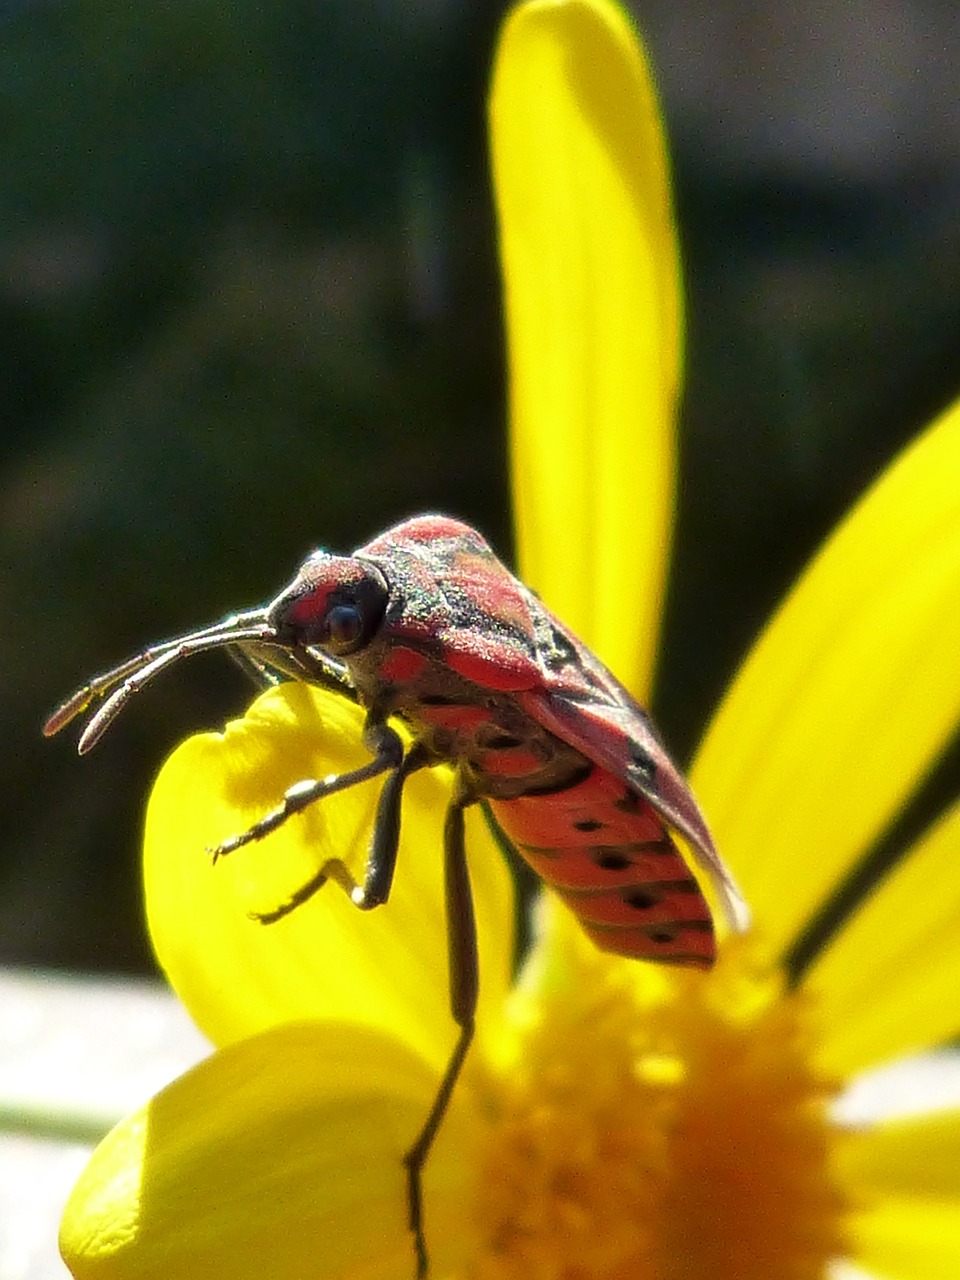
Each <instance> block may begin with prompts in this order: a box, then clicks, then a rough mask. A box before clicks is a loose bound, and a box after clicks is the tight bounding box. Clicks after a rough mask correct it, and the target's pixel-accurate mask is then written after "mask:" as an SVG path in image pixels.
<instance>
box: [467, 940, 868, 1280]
mask: <svg viewBox="0 0 960 1280" xmlns="http://www.w3.org/2000/svg"><path fill="white" fill-rule="evenodd" d="M746 957H747V948H746V946H745V945H744V944H743V943H737V944H733V945H731V946H728V947H727V949H726V951H725V954H724V956H723V958H722V959H721V962H720V964H719V965H718V967H717V969H716V970H715V971H714V972H713V973H712V974H710V975H708V976H704V975H702V974H694V973H681V974H669V975H667V976H666V977H663V976H661V973H660V972H658V973H657V975H656V976H655V977H652V976H651V975H650V971H649V970H645V969H644V967H643V966H639V965H634V964H631V963H630V962H621V961H610V960H609V959H607V958H605V957H599V958H598V959H597V960H596V961H595V962H593V963H594V965H595V968H596V971H597V972H596V973H595V974H592V975H591V976H590V979H589V981H586V982H581V983H580V984H579V985H578V986H574V987H573V989H572V993H571V990H569V989H567V990H562V991H561V989H560V987H556V986H555V987H553V988H552V990H547V992H546V993H545V992H544V990H543V984H541V988H540V989H539V993H538V997H537V1001H538V1003H537V1005H536V1013H535V1014H534V1013H533V1010H534V1008H535V1005H534V1002H533V1001H531V1002H530V1003H529V1005H528V1006H527V1007H526V1008H525V1009H524V1010H523V1011H522V1012H521V1015H520V1016H521V1019H523V1020H524V1022H525V1027H524V1029H523V1030H522V1031H521V1032H520V1035H519V1039H520V1040H522V1052H517V1053H516V1054H515V1056H514V1058H513V1066H512V1068H510V1069H507V1070H505V1071H503V1072H498V1075H497V1079H496V1081H495V1083H494V1085H493V1086H492V1089H493V1092H492V1094H491V1099H492V1107H493V1114H495V1116H496V1119H495V1122H494V1124H493V1126H492V1129H491V1132H490V1136H489V1141H488V1146H487V1150H486V1157H485V1161H484V1164H483V1173H482V1178H481V1186H480V1194H479V1205H478V1216H479V1223H480V1231H481V1236H482V1239H483V1240H484V1242H485V1243H484V1246H483V1248H482V1250H481V1260H480V1264H479V1266H478V1269H477V1276H478V1280H504V1278H510V1280H512V1278H513V1277H516V1280H566V1278H569V1280H648V1278H649V1280H754V1278H756V1280H770V1278H771V1277H774V1276H775V1277H777V1280H821V1278H822V1276H823V1275H824V1271H825V1266H826V1263H827V1262H828V1261H829V1259H831V1258H834V1257H837V1256H838V1255H842V1254H843V1253H844V1252H845V1249H844V1232H843V1220H844V1211H845V1209H846V1208H847V1206H846V1204H845V1201H844V1198H843V1196H842V1195H841V1193H840V1191H839V1189H838V1187H837V1185H836V1184H835V1182H834V1180H833V1178H832V1176H831V1173H830V1168H831V1154H832V1150H833V1147H834V1145H835V1143H836V1141H837V1137H838V1134H837V1131H836V1129H835V1128H834V1127H833V1126H832V1125H831V1123H830V1122H829V1119H828V1116H827V1106H828V1103H829V1101H830V1099H831V1097H832V1096H833V1090H832V1089H831V1088H830V1087H829V1086H828V1085H827V1083H826V1082H825V1081H823V1080H822V1079H819V1078H818V1077H817V1076H816V1074H815V1073H814V1071H813V1070H812V1068H811V1066H810V1065H809V1061H808V1046H809V1035H808V1031H807V1017H806V1007H805V1005H804V1003H803V1001H802V1000H801V999H800V998H797V997H795V996H789V995H784V994H783V993H782V992H781V991H780V990H779V988H778V984H777V982H776V980H775V979H773V978H772V977H770V976H769V971H768V976H767V977H766V978H762V977H761V976H760V975H759V974H758V973H757V971H755V970H753V971H752V970H751V969H750V967H749V965H748V963H746ZM588 991H589V994H588Z"/></svg>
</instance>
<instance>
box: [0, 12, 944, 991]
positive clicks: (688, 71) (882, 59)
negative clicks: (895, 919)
mask: <svg viewBox="0 0 960 1280" xmlns="http://www.w3.org/2000/svg"><path fill="white" fill-rule="evenodd" d="M502 8H503V6H502V5H500V4H496V3H492V0H409V2H407V0H313V2H312V3H306V2H304V0H286V2H281V0H275V3H273V4H270V5H265V4H257V3H253V2H252V0H233V3H230V4H226V3H218V2H216V0H190V3H186V2H185V0H162V2H161V0H141V3H139V4H136V5H130V4H116V3H113V2H112V0H64V2H63V3H41V2H35V3H29V2H26V3H12V2H7V3H0V113H2V114H0V405H2V418H3V430H2V435H0V449H2V466H0V520H2V528H3V546H4V551H5V554H4V555H3V558H2V562H0V604H2V611H3V618H4V625H3V629H2V637H0V644H2V649H0V656H2V665H3V682H2V694H0V697H2V705H3V738H2V742H3V761H2V765H3V779H4V784H3V788H2V814H0V959H2V960H7V961H29V962H35V963H42V964H56V965H71V966H78V967H85V968H89V967H105V968H115V969H128V970H129V969H137V968H143V967H146V966H148V965H149V964H150V960H149V955H148V948H147V946H146V944H145V942H144V940H143V930H142V925H141V908H140V903H139V873H138V844H139V827H140V822H141V815H142V810H143V804H144V799H145V796H146V793H147V789H148V786H149V781H150V778H151V776H152V774H153V773H154V771H155V769H156V768H157V766H158V765H159V762H160V761H161V759H162V758H163V756H164V755H165V754H166V752H167V751H168V750H169V749H170V747H171V746H172V745H173V744H174V743H175V742H176V741H177V740H178V739H179V738H181V737H182V736H184V735H185V734H186V733H187V732H189V731H190V730H192V729H195V728H203V727H215V726H217V725H219V724H220V723H221V722H222V720H223V718H224V717H225V716H227V715H229V714H231V713H233V712H235V711H237V710H239V708H240V707H241V706H242V704H243V702H244V700H245V699H246V698H247V696H248V690H247V688H245V686H244V684H243V681H242V679H241V678H240V676H239V675H238V673H237V672H235V671H234V670H233V669H232V667H231V666H230V664H229V663H227V662H226V661H225V660H224V659H223V658H222V657H219V658H218V656H216V655H214V656H211V657H209V658H198V659H197V660H196V661H195V662H192V663H188V664H184V665H183V667H182V668H180V669H179V670H178V671H177V672H176V673H174V674H171V675H170V676H168V677H167V678H166V679H164V680H163V682H162V683H161V684H158V685H157V686H156V687H155V688H154V689H152V690H151V691H150V692H149V693H145V694H144V695H143V696H142V697H140V698H138V700H137V703H136V706H135V707H134V708H133V709H132V710H131V711H130V712H129V713H128V714H126V715H125V716H124V717H123V718H122V719H121V720H120V721H119V722H118V723H117V725H116V726H115V728H114V729H113V730H112V731H111V733H110V734H109V735H108V737H107V738H106V739H105V740H104V742H103V744H102V746H100V747H99V748H98V750H97V751H96V752H95V753H93V755H92V756H89V757H87V758H85V759H84V760H82V761H78V760H77V758H76V755H75V753H74V742H75V735H72V734H70V733H65V734H64V735H62V738H60V739H56V740H54V741H53V742H44V741H43V740H42V739H41V738H40V736H39V726H40V724H41V722H42V720H43V718H44V715H45V713H46V712H47V711H49V710H50V709H51V708H52V706H53V705H54V704H55V703H56V702H57V701H58V700H59V698H60V697H61V696H62V695H64V694H65V693H67V692H69V691H70V689H72V688H73V687H74V686H75V685H77V684H78V683H79V682H80V681H81V680H82V679H83V678H84V677H86V676H88V675H90V674H91V673H93V672H95V671H97V670H99V669H102V668H103V667H104V666H107V665H110V664H112V663H113V662H114V661H116V660H119V659H120V658H121V657H124V656H126V654H127V653H128V652H130V651H132V650H134V649H137V648H139V647H141V646H142V645H143V644H144V643H145V642H147V641H149V640H151V639H159V638H162V637H165V636H167V635H170V634H173V633H176V632H177V631H178V630H183V629H186V628H191V627H193V626H196V625H198V624H201V623H206V622H208V621H211V620H213V619H214V618H216V617H218V616H219V615H221V614H223V613H225V612H227V611H229V610H231V609H233V608H236V607H240V606H248V605H252V604H256V603H258V602H260V601H262V600H264V599H266V598H267V597H269V596H270V595H272V594H273V593H274V592H275V591H276V589H277V588H278V587H279V586H280V585H282V584H283V583H284V582H285V581H286V580H287V579H288V578H289V576H290V575H291V573H292V571H293V570H294V568H295V567H296V565H297V563H298V562H299V560H300V559H301V558H302V556H303V555H304V553H305V552H307V551H308V550H310V549H311V548H312V547H313V546H315V545H318V544H322V545H325V546H327V547H329V548H332V549H336V550H347V549H350V548H352V547H353V546H355V545H357V544H358V543H360V542H362V541H365V540H366V539H367V538H368V537H369V536H371V535H372V534H374V533H376V532H378V531H379V530H380V529H382V528H383V527H385V526H386V525H388V524H389V523H391V522H392V521H394V520H396V519H398V518H400V517H402V516H405V515H409V514H412V513H414V512H416V511H419V510H423V509H427V508H438V509H442V510H445V511H449V512H450V513H453V514H457V515H460V516H463V517H465V518H466V519H468V520H470V521H472V522H474V523H476V524H478V525H479V526H480V527H481V528H482V529H483V530H484V531H485V532H486V533H487V534H488V535H489V536H490V537H491V539H492V540H493V541H494V543H495V545H496V546H497V547H498V549H499V550H500V551H501V552H502V553H503V554H504V555H507V556H509V554H510V552H511V544H510V519H509V510H508V504H507V490H506V472H505V450H504V429H503V394H504V393H503V370H502V358H501V333H500V321H499V297H498V281H497V275H496V262H495V243H494V230H493V223H492V211H491V207H490V201H489V195H488V190H487V171H486V159H485V139H484V114H483V112H484V102H483V99H484V90H485V81H486V76H487V70H488V67H489V61H490V53H491V49H492V46H493V40H494V35H495V31H496V27H497V23H498V21H499V18H500V15H501V12H502ZM637 12H638V16H639V18H640V20H641V22H642V23H643V25H644V26H645V27H646V29H647V32H648V35H649V39H650V43H651V47H652V49H653V54H654V58H655V61H656V64H657V66H658V68H659V71H660V75H661V79H662V82H663V88H664V94H665V100H666V110H667V116H668V122H669V125H670V128H671V131H672V136H673V144H674V152H675V167H676V173H677V183H678V204H679V211H680V217H681V222H682V230H683V240H684V249H685V255H686V262H687V271H688V295H689V342H690V345H689V367H688V392H687V400H686V407H685V414H684V435H683V480H682V491H681V510H680V526H679V533H678V545H677V563H676V575H675V577H674V580H673V587H672V594H671V598H670V602H669V615H668V625H667V636H666V646H665V650H664V658H663V664H662V672H661V689H660V695H659V702H658V707H657V712H658V718H659V719H660V721H661V724H662V726H663V728H664V731H665V734H666V737H667V739H668V741H670V742H671V744H672V745H673V746H674V747H675V748H676V750H677V753H678V755H680V757H681V758H683V757H684V756H685V755H687V754H688V753H689V751H690V750H691V749H692V746H693V744H694V743H695V741H696V734H697V728H698V726H699V725H700V724H702V722H703V719H704V717H705V716H706V715H707V713H708V712H709V709H710V707H711V705H712V704H713V702H714V700H715V699H716V697H717V696H718V694H719V692H720V690H721V689H722V687H723V684H724V681H725V680H726V678H727V677H728V675H729V674H730V672H731V671H732V669H733V667H734V665H735V663H736V661H737V660H738V658H739V656H740V655H741V654H742V652H743V650H744V649H745V647H746V645H747V644H748V643H749V640H750V638H751V636H752V635H753V633H754V632H755V630H756V628H757V626H758V625H759V624H760V622H761V621H762V619H763V618H764V616H765V615H766V614H767V612H768V611H769V609H770V608H771V607H772V605H773V604H774V603H775V602H776V600H777V598H778V597H779V595H780V594H781V593H782V591H783V590H784V589H785V587H786V586H787V585H788V583H789V582H790V580H791V578H792V577H793V575H794V574H795V572H796V571H797V569H798V568H799V567H800V566H801V564H802V563H803V561H804V559H805V558H806V557H807V555H808V554H809V553H810V551H811V550H812V549H813V548H814V547H815V546H816V544H817V542H818V541H819V539H820V538H821V537H822V536H823V534H824V533H825V532H826V531H827V529H828V528H829V527H830V525H831V524H832V522H833V521H834V519H835V518H836V517H837V516H838V515H839V514H840V512H841V511H842V510H843V509H844V508H845V507H846V506H847V505H848V503H849V501H850V500H851V499H852V498H853V497H854V496H855V495H856V494H857V493H858V492H859V491H860V490H861V488H862V487H863V485H864V484H865V483H866V482H867V481H868V480H869V479H870V478H871V477H873V476H874V475H875V474H876V472H877V471H878V469H879V468H881V467H882V465H883V464H884V463H885V462H886V461H887V460H888V459H889V458H890V457H891V456H892V454H893V453H894V452H895V450H896V449H897V448H898V447H899V445H900V444H901V443H902V442H903V441H905V440H906V439H908V438H909V437H910V436H911V435H912V434H913V433H914V432H915V431H916V430H917V429H918V428H919V427H920V426H921V425H922V424H923V423H924V422H925V421H926V420H927V419H928V418H929V417H930V416H931V415H932V414H933V413H934V412H935V411H936V410H937V409H938V408H940V407H941V406H943V405H944V404H945V403H946V401H947V400H948V399H949V398H950V397H951V396H952V394H953V393H954V392H956V391H958V390H960V324H958V320H960V288H958V286H960V226H958V218H957V206H958V202H960V105H958V101H957V90H956V84H957V81H958V76H957V71H958V65H960V17H958V14H960V10H957V8H956V7H955V6H953V5H950V4H942V3H934V2H933V0H928V3H925V4H923V3H918V2H917V0H913V2H910V3H907V2H904V3H897V2H896V0H888V3H886V4H884V5H882V6H875V5H867V4H864V5H860V6H856V5H855V6H850V5H840V4H837V5H835V6H833V7H827V8H823V9H821V11H819V12H817V13H815V14H809V13H807V14H805V15H798V14H797V13H795V12H794V8H793V6H792V5H788V4H787V3H786V0H782V2H781V3H780V4H772V5H762V6H756V5H750V4H746V3H741V4H729V3H726V4H725V3H720V4H718V5H716V6H714V7H711V8H710V9H709V12H708V13H706V14H705V13H704V12H702V11H701V7H700V6H695V5H693V4H692V3H668V2H667V0H655V2H652V3H650V4H647V5H639V6H638V9H637Z"/></svg>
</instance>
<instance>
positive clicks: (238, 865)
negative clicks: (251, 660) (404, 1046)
mask: <svg viewBox="0 0 960 1280" xmlns="http://www.w3.org/2000/svg"><path fill="white" fill-rule="evenodd" d="M361 723H362V713H361V712H360V711H359V709H358V708H356V707H355V706H353V704H352V703H349V702H348V701H346V700H345V699H343V698H340V697H337V696H334V695H333V694H329V693H325V692H323V691H320V690H317V689H315V688H311V687H309V686H307V685H301V684H285V685H282V686H280V687H279V688H278V689H275V690H271V691H270V692H269V693H267V694H264V695H263V696H262V697H261V698H259V699H258V700H257V701H256V702H255V703H254V704H253V706H252V707H251V708H250V710H249V711H248V713H247V715H246V716H245V717H244V719H243V720H239V721H235V722H234V723H232V724H230V725H229V726H228V727H227V730H226V733H225V734H202V735H199V736H197V737H195V738H191V739H189V740H188V741H187V742H185V743H183V744H182V745H181V746H180V747H179V748H178V749H177V750H176V751H175V752H174V753H173V755H172V756H171V757H170V759H169V760H168V761H167V763H166V764H165V765H164V768H163V770H162V772H161V774H160V777H159V778H158V779H157V782H156V785H155V787H154V790H153V794H152V796H151V799H150V806H149V810H148V813H147V826H146V836H145V852H144V875H145V880H146V891H147V908H148V919H149V924H150V931H151V936H152V938H153V943H154V946H155V948H156V951H157V955H158V957H159V959H160V963H161V964H162V965H163V968H164V969H165V971H166V973H167V974H168V976H169V978H170V980H171V982H172V983H173V986H174V988H175V989H176V991H177V994H178V995H179V996H180V997H181V999H182V1000H183V1001H184V1003H185V1004H186V1006H187V1008H188V1009H189V1010H190V1012H191V1014H192V1015H193V1017H194V1018H195V1020H196V1021H197V1023H198V1024H199V1025H200V1027H201V1028H202V1029H203V1030H204V1031H205V1032H206V1034H207V1035H208V1036H210V1038H211V1039H212V1040H213V1041H214V1042H215V1043H217V1044H228V1043H230V1042H231V1041H234V1040H236V1039H239V1038H240V1037H242V1036H245V1035H251V1034H253V1033H254V1032H257V1031H260V1030H263V1029H264V1028H266V1027H270V1026H275V1025H277V1024H278V1023H282V1022H286V1021H292V1020H296V1019H302V1018H329V1019H336V1020H342V1021H346V1022H354V1023H363V1024H366V1025H370V1026H375V1027H379V1028H381V1029H382V1030H385V1031H388V1032H390V1033H391V1034H394V1035H397V1036H399V1037H400V1038H401V1039H405V1040H406V1041H407V1042H408V1043H410V1044H412V1045H414V1046H415V1047H416V1048H417V1049H418V1050H419V1051H420V1052H422V1053H423V1054H425V1055H426V1056H428V1057H430V1058H431V1060H432V1061H434V1062H435V1063H436V1064H438V1065H439V1064H440V1063H441V1062H443V1061H445V1059H446V1056H447V1054H448V1053H449V1052H450V1049H451V1047H452V1044H453V1039H454V1034H455V1031H454V1026H453V1022H452V1020H451V1016H450V1011H449V1010H450V1001H449V993H448V980H447V941H446V918H445V912H444V905H443V902H444V899H443V883H442V881H443V867H442V863H443V850H442V840H443V815H444V809H445V806H446V804H447V803H448V802H449V798H450V775H449V772H448V771H446V770H431V769H425V770H423V771H422V772H420V773H417V774H414V775H413V776H412V777H411V779H410V780H409V782H408V783H407V785H406V787H405V790H404V797H403V809H402V823H401V846H400V854H399V858H398V865H397V872H396V878H395V880H394V883H393V889H392V892H391V895H390V900H389V902H388V903H386V904H385V905H384V906H381V907H378V908H376V910H373V911H369V912H361V911H358V910H357V909H356V908H355V907H354V906H353V905H352V903H351V902H350V901H349V900H348V899H347V897H346V895H345V894H344V893H343V892H342V891H341V889H340V888H339V887H338V886H337V885H335V884H327V885H325V886H324V888H323V889H322V890H321V891H320V892H319V893H317V894H316V895H315V896H314V897H313V898H311V899H310V901H309V902H306V903H304V904H303V905H302V906H300V907H298V908H297V909H296V910H295V911H293V912H292V913H291V914H290V915H289V916H287V917H286V918H285V919H282V920H280V921H278V922H277V923H275V924H270V925H262V924H260V923H258V922H256V921H253V920H251V919H250V918H249V915H248V913H249V912H251V911H269V910H271V909H273V908H275V907H277V906H278V905H279V904H281V903H283V902H284V901H285V900H287V899H288V898H289V896H290V895H291V894H292V893H293V892H294V891H295V890H297V889H298V888H299V887H300V886H301V885H303V884H304V883H305V882H306V881H308V880H309V879H310V877H311V876H312V875H314V873H315V872H316V871H317V870H318V869H319V867H320V865H321V864H322V862H323V861H324V860H325V859H326V858H328V857H330V856H331V855H334V854H336V855H337V856H338V857H341V858H343V859H344V860H345V861H346V862H347V863H348V864H349V865H350V867H351V869H352V871H353V873H354V875H356V876H358V877H362V874H363V865H364V861H365V858H366V852H367V848H368V845H369V841H370V834H371V830H372V823H373V817H374V809H375V806H376V801H377V796H378V794H379V788H380V786H381V782H380V780H375V781H373V782H369V783H365V784H363V785H362V786H358V787H354V788H350V789H349V790H347V791H344V792H341V793H338V794H336V795H332V796H329V797H327V798H325V799H323V800H320V801H318V802H317V803H316V804H314V805H312V806H311V807H309V808H308V809H306V810H305V811H304V812H303V813H302V814H299V815H297V816H295V817H293V818H291V819H290V820H289V821H288V822H287V823H285V824H284V825H283V826H282V827H280V828H279V829H278V830H276V831H275V832H273V833H272V834H271V835H269V836H267V837H266V838H265V839H263V840H261V841H257V842H254V843H251V844H248V845H246V846H244V847H243V848H241V849H238V850H237V851H235V852H234V853H231V854H230V855H229V856H227V857H225V858H222V859H221V860H220V861H219V862H218V863H217V865H216V866H212V865H211V859H210V856H209V854H207V853H205V852H204V850H205V848H209V847H212V846H215V845H217V844H218V843H219V842H221V841H222V840H224V839H226V838H227V837H229V836H230V835H234V834H237V833H238V832H242V831H245V830H246V829H247V828H249V826H250V825H251V823H253V822H255V821H256V820H257V819H258V818H260V817H262V816H263V815H264V814H265V813H267V812H268V811H269V810H270V809H272V808H273V807H274V806H275V805H276V804H277V803H278V801H279V800H280V798H281V797H282V795H283V792H284V790H285V789H286V788H287V787H289V786H291V785H292V784H293V783H295V782H297V781H299V780H301V779H303V778H313V777H324V776H326V775H327V774H328V773H331V772H341V771H343V770H346V769H349V768H353V767H356V766H357V765H359V764H362V763H364V762H365V761H366V760H368V759H369V752H367V751H366V750H365V749H364V748H363V747H362V746H361V745H360V743H359V733H360V725H361ZM467 841H468V851H469V860H470V866H471V874H472V879H473V888H474V898H475V904H476V909H477V918H478V930H479V936H480V952H481V1007H480V1023H481V1029H482V1024H484V1022H485V1021H486V1020H487V1018H488V1014H487V1011H488V1010H489V1011H493V1010H496V1009H498V1008H499V1005H500V1002H501V1000H502V998H503V993H504V991H505V990H506V987H507V985H508V983H509V975H510V966H511V963H512V952H513V903H512V888H511V883H510V878H509V875H508V873H507V870H506V867H505V866H504V864H503V861H502V858H501V855H500V852H499V850H498V848H497V847H496V845H495V843H494V841H493V839H492V837H491V836H490V834H489V832H488V831H487V828H486V825H485V823H484V821H483V818H482V815H480V813H479V812H478V811H476V810H472V811H470V815H469V818H468V830H467Z"/></svg>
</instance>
